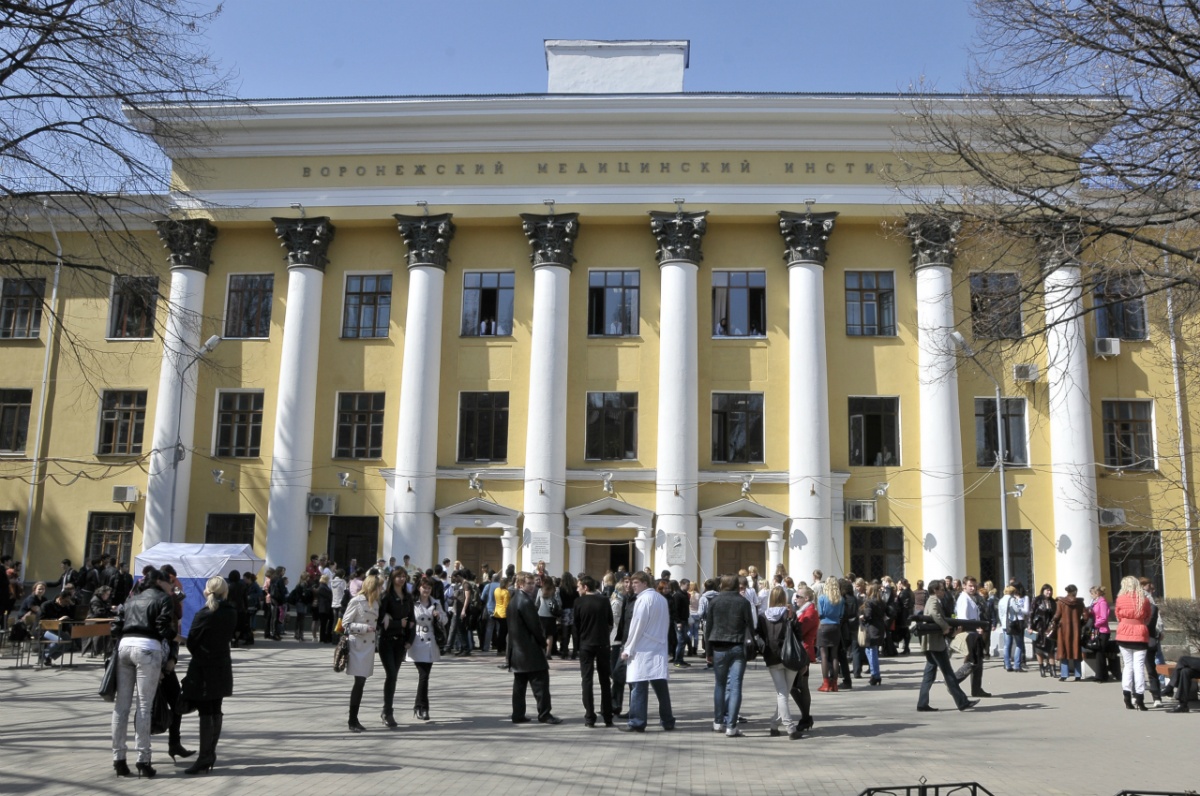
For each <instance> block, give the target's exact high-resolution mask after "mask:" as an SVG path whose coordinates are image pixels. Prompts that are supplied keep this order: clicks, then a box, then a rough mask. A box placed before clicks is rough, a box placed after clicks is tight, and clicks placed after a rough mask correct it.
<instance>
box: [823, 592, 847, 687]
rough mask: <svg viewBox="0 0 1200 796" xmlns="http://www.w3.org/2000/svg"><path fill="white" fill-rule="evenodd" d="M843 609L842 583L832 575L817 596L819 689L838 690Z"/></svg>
mask: <svg viewBox="0 0 1200 796" xmlns="http://www.w3.org/2000/svg"><path fill="white" fill-rule="evenodd" d="M842 610H843V605H842V587H841V584H840V583H838V579H837V578H835V577H834V576H833V575H830V576H829V577H828V578H827V579H826V580H825V586H824V589H823V591H822V592H821V595H820V596H819V597H817V616H819V617H820V619H821V623H820V625H819V626H818V627H817V648H818V649H820V650H821V687H820V688H818V689H817V690H818V691H837V690H838V659H837V651H838V647H840V646H841V644H842V630H841V624H842Z"/></svg>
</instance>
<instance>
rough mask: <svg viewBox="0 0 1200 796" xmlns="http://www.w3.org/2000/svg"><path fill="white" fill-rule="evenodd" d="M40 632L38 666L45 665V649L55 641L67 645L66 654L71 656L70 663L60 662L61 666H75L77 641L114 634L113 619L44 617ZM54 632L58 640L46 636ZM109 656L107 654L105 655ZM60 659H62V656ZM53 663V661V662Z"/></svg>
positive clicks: (39, 625) (40, 624)
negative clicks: (76, 619)
mask: <svg viewBox="0 0 1200 796" xmlns="http://www.w3.org/2000/svg"><path fill="white" fill-rule="evenodd" d="M38 627H39V630H40V633H39V638H38V639H37V646H38V666H45V665H46V659H45V657H44V656H45V649H46V648H49V647H50V645H52V644H55V643H62V644H65V645H66V650H64V653H63V654H64V655H66V656H68V657H69V661H70V662H69V663H60V664H59V666H74V665H75V642H76V641H78V640H80V639H96V638H107V637H109V636H111V635H112V620H111V619H83V620H78V621H73V620H68V619H43V620H42V621H41V622H40V623H39V624H38ZM47 632H49V633H53V634H54V635H56V636H57V637H58V639H59V640H58V642H54V641H51V640H49V639H47V638H45V636H44V634H45V633H47ZM105 657H106V658H107V657H108V656H107V654H106V655H105ZM60 660H62V658H61V656H60ZM51 665H53V662H51Z"/></svg>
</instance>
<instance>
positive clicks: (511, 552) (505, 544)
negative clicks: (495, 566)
mask: <svg viewBox="0 0 1200 796" xmlns="http://www.w3.org/2000/svg"><path fill="white" fill-rule="evenodd" d="M520 543H521V540H520V539H519V538H518V537H517V529H516V527H506V528H505V529H504V535H503V536H501V537H500V547H501V549H502V551H503V552H502V553H501V556H500V558H501V567H502V569H503V571H505V572H507V571H508V567H509V565H512V566H513V567H516V566H517V550H518V548H519V547H520Z"/></svg>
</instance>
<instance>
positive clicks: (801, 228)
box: [779, 210, 838, 265]
mask: <svg viewBox="0 0 1200 796" xmlns="http://www.w3.org/2000/svg"><path fill="white" fill-rule="evenodd" d="M837 215H838V214H837V213H836V212H833V213H814V212H812V211H811V210H810V211H808V212H805V213H792V212H789V211H787V210H780V211H779V234H781V235H783V242H784V243H786V244H787V250H786V251H784V253H783V259H784V260H785V261H787V262H789V263H796V262H809V263H820V264H821V265H824V264H825V258H826V257H827V256H828V253H827V252H826V251H825V244H827V243H828V242H829V236H830V235H831V234H833V222H834V220H835V219H836V218H837Z"/></svg>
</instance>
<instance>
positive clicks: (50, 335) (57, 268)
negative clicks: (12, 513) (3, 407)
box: [21, 201, 62, 580]
mask: <svg viewBox="0 0 1200 796" xmlns="http://www.w3.org/2000/svg"><path fill="white" fill-rule="evenodd" d="M42 211H43V212H44V213H45V215H46V221H47V222H48V223H49V224H50V235H51V236H53V238H54V250H55V252H54V259H55V264H54V283H53V285H52V286H51V288H50V312H49V313H47V320H46V355H45V357H44V358H43V360H42V391H41V394H40V395H39V396H38V413H37V427H36V428H35V430H34V440H33V460H32V462H31V466H30V473H29V503H28V506H27V507H26V509H25V540H24V541H23V542H22V543H21V579H22V580H24V579H25V578H26V576H27V573H28V570H29V534H30V532H31V530H32V529H33V510H34V506H36V505H37V493H38V476H39V474H40V473H41V469H42V455H41V454H42V434H43V432H44V431H45V428H46V414H47V412H48V411H49V402H48V401H47V400H46V393H47V391H48V390H49V388H50V356H51V354H53V353H54V342H55V340H56V339H57V337H56V330H55V326H54V318H55V313H57V312H58V281H59V278H60V277H61V276H62V243H61V242H60V241H59V239H58V230H57V229H55V227H54V219H53V218H52V217H51V215H50V203H49V202H48V201H43V202H42Z"/></svg>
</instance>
